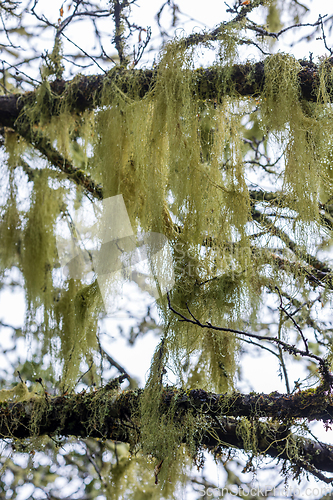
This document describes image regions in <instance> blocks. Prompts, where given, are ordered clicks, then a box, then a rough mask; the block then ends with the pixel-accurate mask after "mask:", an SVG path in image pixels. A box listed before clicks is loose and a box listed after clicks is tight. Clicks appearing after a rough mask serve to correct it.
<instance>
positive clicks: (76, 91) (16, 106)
mask: <svg viewBox="0 0 333 500" xmlns="http://www.w3.org/2000/svg"><path fill="white" fill-rule="evenodd" d="M332 63H333V61H331V60H329V61H328V62H327V64H329V65H331V66H332ZM300 64H301V71H300V72H299V74H298V80H299V85H300V94H301V97H302V98H303V99H305V100H307V101H316V100H317V95H316V89H317V88H318V84H319V68H318V66H317V65H315V64H313V63H311V62H306V61H300ZM156 74H157V70H148V69H147V70H136V69H133V70H124V69H123V68H119V69H118V68H115V69H113V70H112V73H108V74H107V75H103V76H102V75H97V76H96V75H93V76H80V77H76V78H74V80H72V81H64V80H55V81H54V82H52V83H51V84H50V86H51V90H52V92H53V93H54V94H56V95H58V96H61V97H62V98H63V100H66V101H67V107H66V110H67V111H68V112H70V113H74V112H76V113H80V112H83V111H85V110H87V109H94V108H95V107H97V106H98V105H99V104H100V98H101V94H102V90H103V85H104V83H105V84H106V85H113V84H114V83H115V82H116V83H117V86H118V87H119V88H120V90H121V91H122V92H124V93H125V94H126V93H128V92H129V91H130V89H132V83H133V78H135V82H136V85H135V91H136V95H137V96H139V97H144V96H145V94H147V92H148V91H149V90H150V89H151V88H152V87H153V85H154V83H155V80H156ZM193 75H194V79H195V85H194V92H195V97H196V98H197V99H203V100H205V99H213V100H214V99H217V98H219V97H221V87H223V89H224V92H226V93H231V94H235V93H236V94H237V95H241V96H259V95H260V93H261V91H262V89H263V85H264V80H265V61H262V62H257V63H254V64H251V63H247V64H235V65H234V66H232V68H231V69H228V81H229V83H230V84H229V85H227V86H225V85H222V86H221V80H222V83H225V82H223V78H224V76H225V75H224V73H223V71H222V70H221V69H219V68H217V67H210V68H200V69H197V70H194V71H193ZM328 84H329V82H328ZM327 90H328V92H330V91H332V90H333V89H331V88H328V89H327ZM33 95H34V93H33V92H27V93H26V94H10V95H2V96H0V127H1V126H2V127H11V128H14V129H15V122H16V120H17V118H18V116H19V114H20V113H21V111H22V109H23V108H24V106H25V105H26V103H27V104H28V103H29V99H31V98H33ZM51 112H52V110H51ZM53 112H54V114H57V113H58V111H57V110H56V109H54V110H53Z"/></svg>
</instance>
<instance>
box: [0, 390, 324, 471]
mask: <svg viewBox="0 0 333 500" xmlns="http://www.w3.org/2000/svg"><path fill="white" fill-rule="evenodd" d="M142 395H143V391H142V390H136V391H124V392H122V393H121V394H116V393H115V391H114V390H108V388H107V386H106V387H104V388H101V389H99V390H97V391H95V392H91V393H86V392H82V393H80V394H73V395H63V396H58V397H53V398H51V397H49V396H47V395H45V397H44V396H42V397H36V398H31V397H30V398H29V399H28V400H27V401H20V402H17V403H13V402H2V403H1V404H0V436H1V438H2V439H7V438H13V439H25V438H31V437H36V436H42V435H58V436H59V435H62V436H69V435H72V436H77V437H83V438H85V437H93V438H102V439H112V440H115V441H122V442H127V443H129V444H130V445H131V446H132V447H133V446H135V445H137V444H138V443H140V428H141V425H140V404H141V398H142ZM170 405H173V408H174V415H175V418H176V419H178V420H179V421H180V422H182V421H184V422H185V421H186V415H187V413H188V412H190V413H191V415H192V417H193V418H194V419H195V421H196V422H197V425H196V427H195V431H194V436H193V438H194V441H195V443H196V445H197V447H198V449H199V448H201V447H202V446H204V447H208V448H210V449H213V450H214V451H215V452H218V450H219V449H221V448H223V447H225V446H228V445H231V446H236V447H237V448H240V449H244V450H245V451H251V452H253V453H255V454H266V453H267V454H269V455H271V456H273V457H277V456H279V457H280V458H285V459H289V460H291V461H292V459H293V458H295V457H292V456H290V455H289V456H288V453H287V451H286V450H287V448H288V446H289V448H290V444H291V441H292V443H293V446H294V447H295V449H297V457H298V459H299V460H306V461H307V463H309V464H310V465H311V466H314V467H316V468H317V469H320V470H322V471H326V472H333V447H332V446H329V445H326V444H323V443H318V442H314V441H312V440H309V439H303V438H300V437H298V436H296V435H294V434H292V433H291V431H290V425H291V424H292V422H293V421H295V419H298V418H307V419H309V420H312V419H317V420H322V421H325V422H326V423H329V422H332V419H333V401H332V397H331V395H329V394H327V393H326V392H323V391H322V390H321V389H320V388H319V389H317V390H315V389H310V390H305V391H301V392H298V393H296V394H292V395H286V394H279V393H277V392H275V393H272V394H254V393H253V394H248V395H243V394H239V393H234V394H231V395H225V394H213V393H208V392H206V391H204V390H191V391H186V392H185V391H180V390H177V389H175V388H173V387H167V388H165V389H164V390H163V391H162V399H161V402H160V408H161V410H162V411H164V412H165V413H167V412H168V409H169V407H170ZM236 416H237V419H236V418H235V417H236ZM263 418H266V419H269V420H265V421H264V420H263ZM244 419H245V420H244ZM251 422H252V423H251ZM244 426H245V427H246V429H245V428H244ZM248 426H250V427H251V429H250V428H249V429H247V427H248ZM245 431H246V432H245ZM249 432H250V434H251V436H252V437H251V436H250V434H249V436H250V437H249V436H247V434H248V433H249ZM185 436H186V429H185V428H184V441H186V437H185ZM246 436H247V437H246ZM254 448H255V449H254ZM295 456H296V455H295ZM295 460H296V459H295Z"/></svg>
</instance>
